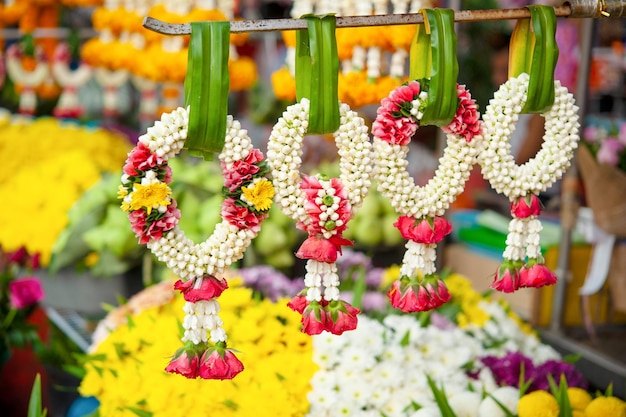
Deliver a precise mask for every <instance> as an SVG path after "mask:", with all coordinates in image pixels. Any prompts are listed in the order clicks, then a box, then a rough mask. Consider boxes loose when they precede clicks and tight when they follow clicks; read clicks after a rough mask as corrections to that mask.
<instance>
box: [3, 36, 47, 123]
mask: <svg viewBox="0 0 626 417" xmlns="http://www.w3.org/2000/svg"><path fill="white" fill-rule="evenodd" d="M22 56H23V53H22V50H21V48H20V46H19V45H18V44H13V45H11V46H9V47H8V49H7V53H6V71H7V75H8V76H9V78H10V79H11V80H13V82H14V83H16V84H20V85H21V86H22V91H21V92H20V97H19V110H20V112H21V113H25V114H34V113H35V109H36V108H37V94H36V93H35V88H36V87H37V86H38V85H40V84H41V83H43V82H44V81H45V79H46V78H47V77H48V75H49V70H50V68H49V66H48V64H47V63H46V62H45V60H44V59H43V51H42V50H41V48H36V49H35V57H34V58H35V62H36V65H35V67H34V68H33V69H32V70H30V71H27V70H25V69H24V67H23V66H22Z"/></svg>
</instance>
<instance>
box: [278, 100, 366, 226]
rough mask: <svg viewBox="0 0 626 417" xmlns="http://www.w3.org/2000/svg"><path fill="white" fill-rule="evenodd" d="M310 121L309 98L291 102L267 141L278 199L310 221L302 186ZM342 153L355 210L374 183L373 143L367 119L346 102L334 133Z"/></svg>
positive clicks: (342, 173) (293, 213) (346, 184)
mask: <svg viewBox="0 0 626 417" xmlns="http://www.w3.org/2000/svg"><path fill="white" fill-rule="evenodd" d="M308 123H309V100H308V99H307V98H303V99H302V100H300V102H299V103H296V104H293V105H291V106H289V107H288V108H287V109H286V110H285V112H283V115H282V117H281V118H280V119H278V121H277V122H276V124H275V125H274V127H273V128H272V133H271V134H270V138H269V142H268V144H267V161H268V164H269V166H270V168H271V170H272V177H273V178H274V187H275V190H276V196H275V200H276V203H277V204H278V206H279V207H280V208H281V210H282V211H283V213H284V214H285V215H287V216H289V217H291V218H292V219H294V220H296V221H298V222H302V223H303V224H305V225H307V224H308V223H309V222H310V218H309V215H308V214H307V212H306V210H305V208H304V204H305V202H306V200H307V198H306V195H305V194H304V191H302V190H301V189H300V182H301V177H300V166H301V164H302V144H303V139H304V136H305V135H306V131H307V127H308ZM333 136H334V138H335V144H336V145H337V148H338V154H339V169H340V176H339V179H340V181H341V184H342V185H343V187H344V188H345V189H346V191H347V194H348V202H349V203H350V206H351V207H352V211H353V213H354V211H355V210H356V209H358V208H359V207H360V206H361V204H362V203H363V200H364V199H365V196H366V195H367V192H368V190H369V187H370V185H371V181H370V175H371V172H372V158H371V144H370V141H369V135H368V128H367V125H366V124H365V120H363V118H362V117H360V116H359V115H358V114H357V113H356V112H355V111H353V110H351V109H350V106H348V105H347V104H345V103H342V104H341V106H340V125H339V129H337V131H336V132H335V133H334V134H333Z"/></svg>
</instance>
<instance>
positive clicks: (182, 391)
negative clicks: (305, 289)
mask: <svg viewBox="0 0 626 417" xmlns="http://www.w3.org/2000/svg"><path fill="white" fill-rule="evenodd" d="M229 285H230V288H229V289H227V290H226V291H225V292H224V293H223V294H222V295H221V296H220V298H219V301H220V305H221V312H220V317H221V318H222V320H223V321H224V324H225V330H226V332H227V334H228V335H229V339H228V343H229V345H231V346H234V347H236V349H237V350H238V352H239V353H237V356H238V357H239V359H240V360H241V361H242V362H243V364H244V367H245V371H244V372H242V373H241V374H240V375H238V376H237V378H235V379H234V380H230V381H215V380H211V381H207V380H203V379H198V380H193V379H185V378H182V377H181V376H180V375H174V374H169V373H166V372H165V370H164V369H165V366H166V365H167V363H168V361H169V357H171V355H172V353H173V352H175V351H176V349H177V348H179V347H180V335H179V334H178V332H177V329H179V327H180V323H181V322H182V319H183V316H184V313H183V309H182V307H183V304H184V300H183V298H182V296H180V294H176V295H175V296H173V297H172V298H171V299H170V300H169V301H168V302H166V303H165V304H161V305H157V306H152V307H148V308H145V309H144V310H143V311H141V312H139V313H138V314H135V315H132V316H130V315H129V316H128V320H127V322H126V323H125V324H122V325H120V326H119V327H117V328H116V329H115V330H113V331H112V332H111V333H110V334H109V335H108V336H107V337H106V338H105V339H104V340H103V341H102V342H101V343H100V344H99V345H97V346H96V348H95V351H94V352H93V360H91V361H90V362H89V363H88V364H87V366H86V370H87V374H86V376H85V378H84V379H83V381H82V384H81V386H80V389H79V390H80V393H81V394H82V395H84V396H91V395H93V396H95V397H97V398H98V400H99V401H100V404H101V405H100V410H99V411H100V414H99V415H102V416H107V417H117V416H129V417H130V416H135V417H136V416H137V415H143V414H141V411H145V412H149V413H151V414H149V415H151V416H153V417H171V416H184V415H197V416H222V417H228V416H242V417H250V416H256V417H262V416H268V417H270V416H271V417H279V416H286V417H287V416H302V415H304V414H305V413H306V411H307V410H308V401H307V399H306V394H307V393H308V392H309V391H310V389H311V388H310V385H309V380H310V379H311V377H312V376H313V374H314V373H315V371H316V370H317V367H316V365H314V363H313V360H312V349H313V348H312V343H311V338H310V337H309V336H308V335H306V334H304V333H302V332H300V315H299V314H298V313H295V312H293V311H292V310H290V309H289V308H288V307H287V305H286V304H287V301H286V300H280V301H278V302H277V303H272V302H271V301H269V300H267V299H265V300H262V301H260V300H258V299H257V297H255V296H254V295H253V292H252V290H250V289H248V288H244V287H242V286H240V285H238V280H230V281H229ZM167 288H168V289H167V291H173V290H172V289H171V285H170V286H168V287H167ZM161 299H162V298H161ZM294 375H297V378H294V377H293V376H294ZM133 410H135V411H133ZM139 410H141V411H139ZM137 411H139V413H138V412H137ZM146 415H148V414H146Z"/></svg>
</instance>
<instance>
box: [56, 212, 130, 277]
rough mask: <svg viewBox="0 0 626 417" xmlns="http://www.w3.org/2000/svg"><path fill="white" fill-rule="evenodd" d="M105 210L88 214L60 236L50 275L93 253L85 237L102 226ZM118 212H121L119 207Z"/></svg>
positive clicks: (69, 226) (70, 225)
mask: <svg viewBox="0 0 626 417" xmlns="http://www.w3.org/2000/svg"><path fill="white" fill-rule="evenodd" d="M105 210H106V206H101V207H99V208H97V209H95V210H93V211H90V212H89V213H86V214H85V216H84V217H82V218H81V219H80V221H78V222H77V223H70V224H69V225H68V226H67V227H66V228H65V229H64V230H63V231H62V232H61V233H60V234H59V237H58V238H57V240H56V242H55V243H54V246H53V247H52V256H51V258H50V264H49V266H48V270H49V271H50V273H52V274H56V273H57V272H59V271H60V270H61V269H63V268H65V267H67V266H70V265H73V264H75V263H77V262H78V261H79V260H81V259H83V258H84V257H85V256H87V255H88V254H89V253H90V252H91V249H90V248H89V246H87V244H86V243H85V240H84V238H83V236H84V234H85V233H86V232H87V231H89V230H91V229H93V228H94V227H97V226H98V224H100V222H101V221H102V219H103V218H104V214H105ZM117 210H120V209H119V207H118V208H117ZM120 211H121V210H120ZM127 221H128V220H127ZM126 227H127V228H128V225H126Z"/></svg>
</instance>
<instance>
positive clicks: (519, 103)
mask: <svg viewBox="0 0 626 417" xmlns="http://www.w3.org/2000/svg"><path fill="white" fill-rule="evenodd" d="M528 84H529V75H528V74H526V73H522V74H521V75H519V76H518V77H516V78H510V79H509V80H508V81H507V82H506V83H504V84H503V85H502V86H500V88H499V89H498V91H497V92H496V93H495V95H494V98H493V99H492V100H491V102H490V103H489V105H488V106H487V109H486V110H485V115H484V118H483V119H484V123H483V136H484V139H485V140H484V149H483V150H482V151H481V153H480V157H479V163H480V165H481V167H482V172H483V176H484V177H485V179H487V180H488V181H489V183H490V184H491V186H492V187H493V189H494V190H496V191H497V192H499V193H501V194H504V195H505V196H507V197H508V198H509V200H510V201H511V215H512V216H513V219H512V220H511V222H510V223H509V234H508V236H507V239H506V248H505V250H504V253H503V258H504V262H503V264H502V265H501V266H500V268H499V269H498V271H497V273H496V275H495V278H494V281H493V283H492V285H491V287H492V288H494V289H496V290H498V291H503V292H513V291H515V290H517V289H518V288H522V287H535V288H539V287H542V286H544V285H551V284H554V283H555V282H556V276H555V275H554V274H553V273H552V272H551V271H550V270H549V269H548V267H546V266H545V264H544V259H543V256H542V254H541V248H540V245H539V233H540V232H541V229H542V226H541V222H540V221H539V219H538V218H537V217H538V216H539V215H540V214H541V203H540V201H539V198H538V197H537V195H538V194H539V193H541V192H543V191H546V190H547V189H548V188H549V187H550V186H552V185H553V184H554V183H555V182H556V181H558V180H559V179H560V178H561V177H562V176H563V174H564V173H565V171H566V170H567V168H568V167H569V166H570V163H571V160H572V157H573V155H574V150H575V149H576V147H577V146H578V140H579V135H578V128H579V123H578V107H577V106H576V104H575V102H574V96H573V95H572V94H570V93H569V92H568V91H567V88H565V87H563V86H561V83H560V82H559V81H555V82H554V93H555V98H554V105H553V106H552V108H551V109H550V110H549V111H548V112H546V113H545V114H543V117H544V118H545V128H544V129H545V133H544V136H543V143H542V145H541V149H540V150H539V152H538V153H537V155H535V157H534V158H532V159H530V160H529V161H528V162H526V163H525V164H523V165H516V164H515V159H514V157H513V155H512V154H511V144H510V143H509V138H510V136H511V133H512V132H513V130H514V129H515V124H516V123H517V120H518V117H519V114H520V112H521V110H522V108H523V107H524V104H525V102H526V99H527V93H528Z"/></svg>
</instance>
